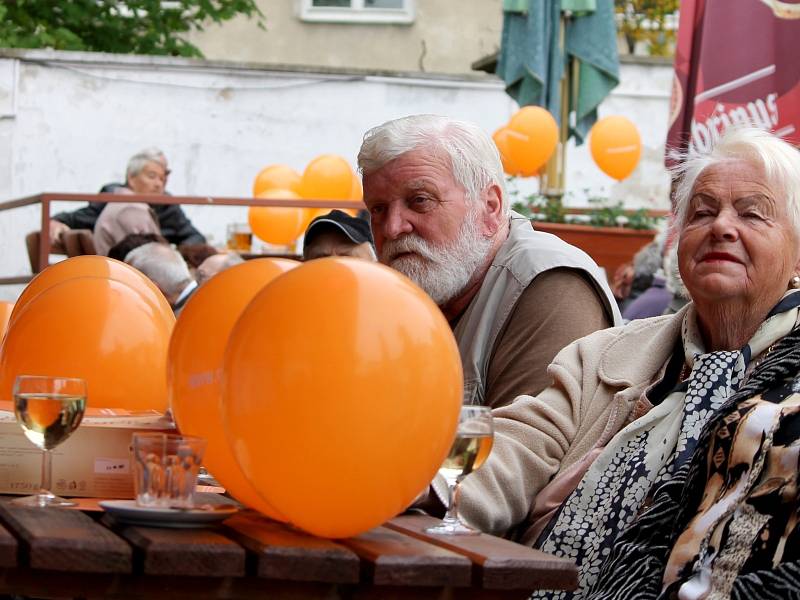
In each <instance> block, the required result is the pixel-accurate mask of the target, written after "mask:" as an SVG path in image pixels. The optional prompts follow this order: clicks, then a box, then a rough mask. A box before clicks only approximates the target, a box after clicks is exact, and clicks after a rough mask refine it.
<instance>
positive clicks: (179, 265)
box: [125, 242, 192, 298]
mask: <svg viewBox="0 0 800 600" xmlns="http://www.w3.org/2000/svg"><path fill="white" fill-rule="evenodd" d="M125 262H126V263H128V264H129V265H130V266H132V267H133V268H135V269H138V270H139V271H141V272H142V273H144V274H145V275H146V276H147V277H148V278H149V279H150V280H151V281H152V282H153V283H155V284H156V287H158V289H160V290H161V291H162V292H163V294H164V295H165V296H167V297H168V298H169V297H170V296H176V295H178V294H180V293H181V292H182V291H183V289H184V288H185V287H186V286H187V285H189V283H190V282H191V281H192V276H191V274H190V273H189V267H187V266H186V261H185V260H183V257H182V256H181V254H180V252H178V251H177V250H175V249H174V248H173V247H172V246H169V245H167V244H162V243H161V242H150V243H149V244H144V245H142V246H139V247H138V248H134V249H133V250H131V251H130V252H128V254H127V255H126V256H125Z"/></svg>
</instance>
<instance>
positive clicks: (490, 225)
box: [481, 183, 505, 236]
mask: <svg viewBox="0 0 800 600" xmlns="http://www.w3.org/2000/svg"><path fill="white" fill-rule="evenodd" d="M481 196H482V200H483V204H484V213H483V225H484V234H486V235H488V236H492V235H494V234H495V233H496V232H497V230H498V229H499V228H500V226H501V225H502V223H503V221H504V220H505V215H504V214H503V191H502V190H501V189H500V186H499V185H497V184H496V183H492V184H489V185H488V186H486V187H485V188H484V190H483V192H482V194H481Z"/></svg>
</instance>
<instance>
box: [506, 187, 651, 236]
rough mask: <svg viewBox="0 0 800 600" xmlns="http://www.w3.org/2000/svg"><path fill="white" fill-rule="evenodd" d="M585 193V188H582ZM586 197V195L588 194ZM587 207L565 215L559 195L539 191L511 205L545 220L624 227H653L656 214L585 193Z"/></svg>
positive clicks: (521, 211)
mask: <svg viewBox="0 0 800 600" xmlns="http://www.w3.org/2000/svg"><path fill="white" fill-rule="evenodd" d="M584 192H588V190H584ZM587 196H588V194H587ZM587 201H588V202H589V209H588V210H587V211H586V212H585V213H583V214H580V215H572V214H567V211H566V209H565V208H564V205H563V204H562V202H561V200H560V199H558V198H552V197H547V196H544V195H542V194H531V195H530V196H527V197H526V198H524V199H522V200H520V199H516V201H515V202H513V204H512V205H511V208H512V210H515V211H516V212H518V213H520V214H522V215H525V216H526V217H530V218H531V219H533V220H535V221H543V222H547V223H574V224H576V225H591V226H593V227H624V228H627V229H642V230H651V229H655V228H656V227H657V225H658V221H659V219H658V217H651V216H650V215H649V214H648V212H647V209H644V208H640V209H638V210H633V211H632V210H627V209H625V208H624V207H623V205H622V202H617V203H616V204H612V203H611V202H610V201H609V199H608V198H603V197H599V196H588V198H587Z"/></svg>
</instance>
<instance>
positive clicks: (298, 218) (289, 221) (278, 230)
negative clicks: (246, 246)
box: [247, 190, 306, 246]
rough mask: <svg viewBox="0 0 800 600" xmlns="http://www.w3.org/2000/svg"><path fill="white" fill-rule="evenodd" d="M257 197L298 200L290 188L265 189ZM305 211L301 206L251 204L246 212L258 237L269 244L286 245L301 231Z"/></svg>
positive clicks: (251, 227)
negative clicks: (286, 206) (285, 206)
mask: <svg viewBox="0 0 800 600" xmlns="http://www.w3.org/2000/svg"><path fill="white" fill-rule="evenodd" d="M258 197H259V198H271V199H276V200H300V196H299V195H297V194H296V193H294V192H292V191H291V190H265V191H263V192H261V193H260V194H258ZM305 217H306V211H305V209H303V208H283V207H280V206H251V207H250V209H249V210H248V213H247V220H248V222H249V223H250V229H251V230H252V231H253V233H254V234H255V235H256V236H257V237H258V238H260V239H262V240H264V241H265V242H268V243H270V244H277V245H279V246H286V245H288V244H291V243H292V242H294V241H295V240H296V239H297V238H298V237H299V236H300V234H301V233H303V223H305Z"/></svg>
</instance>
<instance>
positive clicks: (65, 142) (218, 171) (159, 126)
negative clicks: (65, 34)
mask: <svg viewBox="0 0 800 600" xmlns="http://www.w3.org/2000/svg"><path fill="white" fill-rule="evenodd" d="M670 78H671V68H669V67H666V66H641V65H623V85H622V86H621V87H620V90H619V91H618V92H617V93H615V94H614V95H613V96H612V97H611V98H610V99H609V100H608V101H607V102H606V103H605V104H604V106H603V113H605V114H612V113H621V114H625V115H627V116H629V117H630V118H632V120H633V121H634V122H636V123H637V125H639V127H640V130H641V132H642V136H643V139H644V145H645V153H644V160H643V164H642V165H640V167H639V169H637V172H636V173H635V174H634V175H633V176H632V177H631V179H630V180H629V181H626V182H624V183H623V184H613V185H612V183H613V182H612V180H610V179H609V178H608V177H606V176H605V175H603V174H602V173H601V172H600V171H599V170H598V169H597V168H596V167H595V166H594V165H593V163H592V161H591V158H590V157H589V153H588V150H587V148H586V147H585V146H584V147H581V148H578V149H571V151H570V154H569V158H568V163H569V165H568V188H569V189H572V190H575V191H576V192H580V190H582V189H584V188H591V189H593V190H595V191H600V190H601V189H605V190H606V191H607V192H610V193H611V195H612V196H614V197H621V198H624V199H625V200H626V202H627V203H628V204H629V205H630V206H639V205H646V206H654V207H662V208H663V207H666V206H667V196H666V193H667V192H666V190H667V185H668V180H667V177H666V174H665V172H664V170H663V167H662V166H661V156H662V153H663V144H664V139H665V137H666V129H667V127H666V115H667V105H668V92H669V83H670ZM515 110H516V105H515V104H514V103H513V102H512V101H511V100H510V99H509V98H508V97H507V96H506V94H505V93H504V91H503V86H502V84H501V82H499V80H497V79H495V78H494V77H490V76H486V77H483V76H479V75H476V76H474V77H461V78H453V77H433V76H431V77H425V78H422V77H419V76H415V77H407V76H402V75H398V76H396V77H387V76H381V77H377V76H368V75H364V74H354V73H345V72H338V73H332V72H331V73H327V74H324V73H311V72H300V71H293V72H281V71H277V70H269V69H266V68H252V67H247V66H237V65H236V64H232V63H228V64H225V63H214V62H206V61H194V60H185V59H173V58H153V57H134V56H120V55H99V54H88V53H66V52H58V53H57V52H50V51H4V50H0V201H5V200H9V199H12V198H18V197H22V196H27V195H31V194H37V193H41V192H45V191H47V192H88V193H91V192H96V191H97V190H98V189H99V188H100V186H101V185H102V184H104V183H107V182H109V181H115V180H122V178H123V172H124V168H125V164H126V162H127V159H128V157H129V156H130V155H131V154H133V153H134V152H136V151H138V150H140V149H142V148H144V147H147V146H152V145H157V146H160V147H161V148H162V149H163V150H164V151H165V153H166V154H167V157H168V158H169V161H170V167H171V168H172V175H171V176H170V180H169V184H168V186H167V187H168V189H169V191H170V192H171V193H173V194H179V195H184V194H185V195H210V196H215V195H216V196H249V195H250V187H251V182H252V179H253V177H254V176H255V174H256V173H257V172H258V171H259V170H260V169H261V168H262V167H264V166H266V165H268V164H272V163H285V164H288V165H289V166H291V167H293V168H295V169H297V170H298V171H302V169H303V168H304V167H305V165H306V164H307V163H308V162H309V161H310V160H311V159H312V158H314V157H315V156H317V155H319V154H324V153H335V154H340V155H342V156H344V157H346V158H347V159H348V160H350V161H351V163H354V162H355V156H356V153H357V151H358V147H359V144H360V141H361V137H362V135H363V133H364V131H366V130H367V129H368V128H370V127H372V126H374V125H376V124H379V123H381V122H383V121H385V120H387V119H391V118H395V117H399V116H403V115H408V114H413V113H422V112H434V113H440V114H446V115H450V116H453V117H456V118H460V119H466V120H470V121H474V122H476V123H478V124H479V125H480V126H482V127H483V128H484V129H486V131H487V132H490V133H491V132H492V131H494V130H495V129H496V128H497V127H499V126H501V125H502V124H504V123H505V122H506V121H507V120H508V118H509V117H510V116H511V115H512V114H513V112H514V111H515ZM523 187H526V188H531V187H535V184H533V183H531V182H526V183H524V184H523ZM79 206H80V204H72V205H64V206H56V207H55V209H54V212H55V211H58V210H64V209H72V208H77V207H79ZM185 210H186V212H187V214H188V215H189V216H190V218H191V219H192V221H193V222H194V223H195V225H196V226H197V227H198V229H200V230H201V231H202V232H204V233H206V234H208V235H210V236H211V237H212V240H213V242H214V243H220V242H221V241H222V239H223V237H224V229H225V225H226V223H228V222H233V221H241V220H244V219H245V216H246V209H245V208H223V207H197V206H187V207H186V208H185ZM37 228H38V212H37V210H36V209H35V208H24V209H14V210H11V211H6V212H0V274H2V276H10V275H19V274H25V273H29V272H30V268H29V265H28V260H27V255H26V253H25V250H24V236H25V234H26V233H27V232H28V231H32V230H34V229H37ZM18 290H19V288H18V287H16V288H15V287H11V286H0V298H12V299H13V297H15V295H16V293H18Z"/></svg>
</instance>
